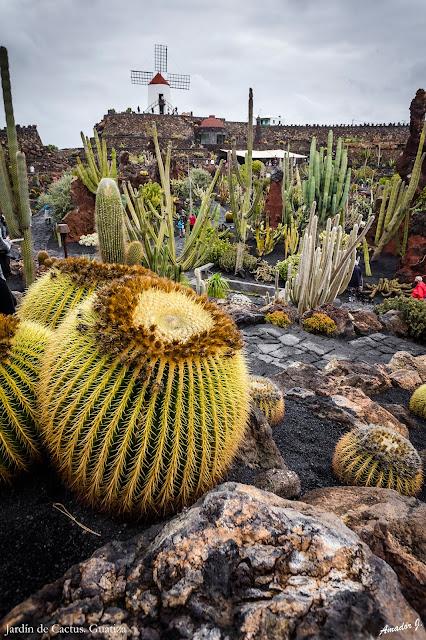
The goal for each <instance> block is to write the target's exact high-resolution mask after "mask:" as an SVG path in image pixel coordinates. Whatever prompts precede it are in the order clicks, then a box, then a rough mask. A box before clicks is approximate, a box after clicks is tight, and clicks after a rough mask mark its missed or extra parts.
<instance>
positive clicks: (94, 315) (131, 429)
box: [39, 276, 250, 517]
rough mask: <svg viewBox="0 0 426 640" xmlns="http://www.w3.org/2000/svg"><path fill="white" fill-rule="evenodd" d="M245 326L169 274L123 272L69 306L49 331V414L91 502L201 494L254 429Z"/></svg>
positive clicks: (53, 437)
mask: <svg viewBox="0 0 426 640" xmlns="http://www.w3.org/2000/svg"><path fill="white" fill-rule="evenodd" d="M242 346H243V344H242V339H241V335H240V333H239V331H238V329H237V327H236V326H235V324H234V322H233V321H232V320H231V318H230V317H229V316H227V315H226V314H224V313H223V312H221V311H220V310H219V309H218V307H216V306H215V305H214V304H212V303H210V302H208V301H207V299H206V298H205V297H200V296H197V295H196V294H195V293H194V292H193V291H191V290H189V289H188V288H186V287H182V286H181V285H178V284H175V283H173V282H171V281H170V280H165V279H159V278H154V277H152V278H150V277H148V276H145V277H144V276H142V277H124V278H122V279H120V280H115V282H113V283H111V284H110V285H108V286H107V287H104V288H102V289H101V290H100V291H99V292H97V293H95V294H94V295H93V296H92V297H91V298H89V299H88V300H86V301H85V302H83V303H82V304H81V305H80V306H79V307H77V308H76V309H75V310H74V311H73V312H71V313H70V314H68V316H67V318H66V319H65V320H64V321H63V323H62V324H61V326H60V327H59V328H58V329H57V331H55V333H54V335H53V336H52V339H51V341H50V342H49V348H48V351H47V354H46V358H45V360H44V363H43V370H42V374H41V383H40V393H39V398H40V408H41V411H40V422H41V425H42V429H43V432H44V437H45V441H46V444H47V446H48V448H49V450H50V452H51V454H52V456H53V459H54V461H55V463H56V465H57V467H58V468H59V470H60V472H61V474H62V476H63V477H64V478H65V480H66V481H67V482H68V483H69V484H70V485H71V487H73V488H74V489H75V490H76V491H77V492H78V493H79V494H80V495H81V497H82V499H84V500H85V501H86V502H89V503H90V504H91V505H94V506H96V507H98V508H101V509H104V510H107V511H113V512H121V513H125V514H129V515H133V516H135V517H140V516H143V515H144V514H145V513H150V512H156V513H164V512H168V511H173V510H176V509H177V508H179V507H180V506H182V505H185V504H188V503H190V502H192V501H194V500H195V499H197V498H198V497H199V496H200V495H201V494H202V493H203V492H204V491H206V490H208V489H209V488H211V486H212V485H214V484H215V483H216V482H217V481H218V480H220V479H221V477H223V475H224V473H225V472H226V471H227V469H228V467H229V465H230V464H231V461H232V459H233V457H234V455H235V453H236V451H237V449H238V446H239V444H240V442H241V440H242V438H243V436H244V431H245V427H246V423H247V417H248V411H249V405H250V393H249V376H248V372H247V367H246V362H245V359H244V355H243V352H242Z"/></svg>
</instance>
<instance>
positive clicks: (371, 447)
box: [333, 425, 423, 496]
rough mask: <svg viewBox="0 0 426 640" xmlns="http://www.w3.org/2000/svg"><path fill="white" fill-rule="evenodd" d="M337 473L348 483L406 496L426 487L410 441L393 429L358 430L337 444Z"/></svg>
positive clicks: (418, 458) (364, 428)
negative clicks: (393, 490)
mask: <svg viewBox="0 0 426 640" xmlns="http://www.w3.org/2000/svg"><path fill="white" fill-rule="evenodd" d="M333 471H334V473H335V474H336V475H337V477H338V478H339V479H340V480H342V481H343V482H345V483H346V484H352V485H357V486H362V487H384V488H386V489H396V491H399V493H402V495H406V496H413V495H416V493H418V492H419V491H420V489H421V487H422V484H423V472H422V462H421V459H420V456H419V454H418V453H417V451H416V450H415V448H414V447H413V445H412V444H411V442H410V441H409V440H407V439H406V438H404V437H403V436H401V435H399V434H398V433H396V432H395V431H394V430H393V429H387V428H386V427H377V426H373V425H368V426H363V427H357V428H356V429H352V431H349V433H346V434H345V435H344V436H342V438H340V440H339V442H338V443H337V445H336V449H335V452H334V456H333Z"/></svg>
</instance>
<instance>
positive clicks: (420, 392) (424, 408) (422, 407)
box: [409, 384, 426, 419]
mask: <svg viewBox="0 0 426 640" xmlns="http://www.w3.org/2000/svg"><path fill="white" fill-rule="evenodd" d="M409 408H410V411H411V412H412V413H415V414H416V415H417V416H419V417H420V418H424V419H426V384H422V385H421V386H420V387H419V388H418V389H416V390H415V391H414V393H413V395H412V396H411V398H410V404H409Z"/></svg>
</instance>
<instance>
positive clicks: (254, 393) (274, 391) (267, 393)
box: [250, 376, 285, 426]
mask: <svg viewBox="0 0 426 640" xmlns="http://www.w3.org/2000/svg"><path fill="white" fill-rule="evenodd" d="M250 393H251V398H252V400H253V402H254V404H255V405H256V406H257V407H259V409H260V410H261V412H262V413H263V414H264V416H265V418H266V419H267V421H268V422H269V424H270V425H271V426H273V425H275V424H278V422H281V420H282V419H283V418H284V413H285V402H284V396H283V393H282V391H281V389H280V388H279V387H278V386H277V385H276V384H275V383H274V382H272V380H270V379H269V378H264V377H262V376H250Z"/></svg>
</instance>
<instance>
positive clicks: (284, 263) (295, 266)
mask: <svg viewBox="0 0 426 640" xmlns="http://www.w3.org/2000/svg"><path fill="white" fill-rule="evenodd" d="M299 264H300V253H295V254H294V255H292V256H289V257H288V258H286V259H285V260H281V261H280V262H277V264H276V267H277V269H278V273H279V274H280V278H281V280H283V282H286V280H287V276H288V268H289V266H290V265H291V273H292V275H296V274H297V272H298V270H299Z"/></svg>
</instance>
